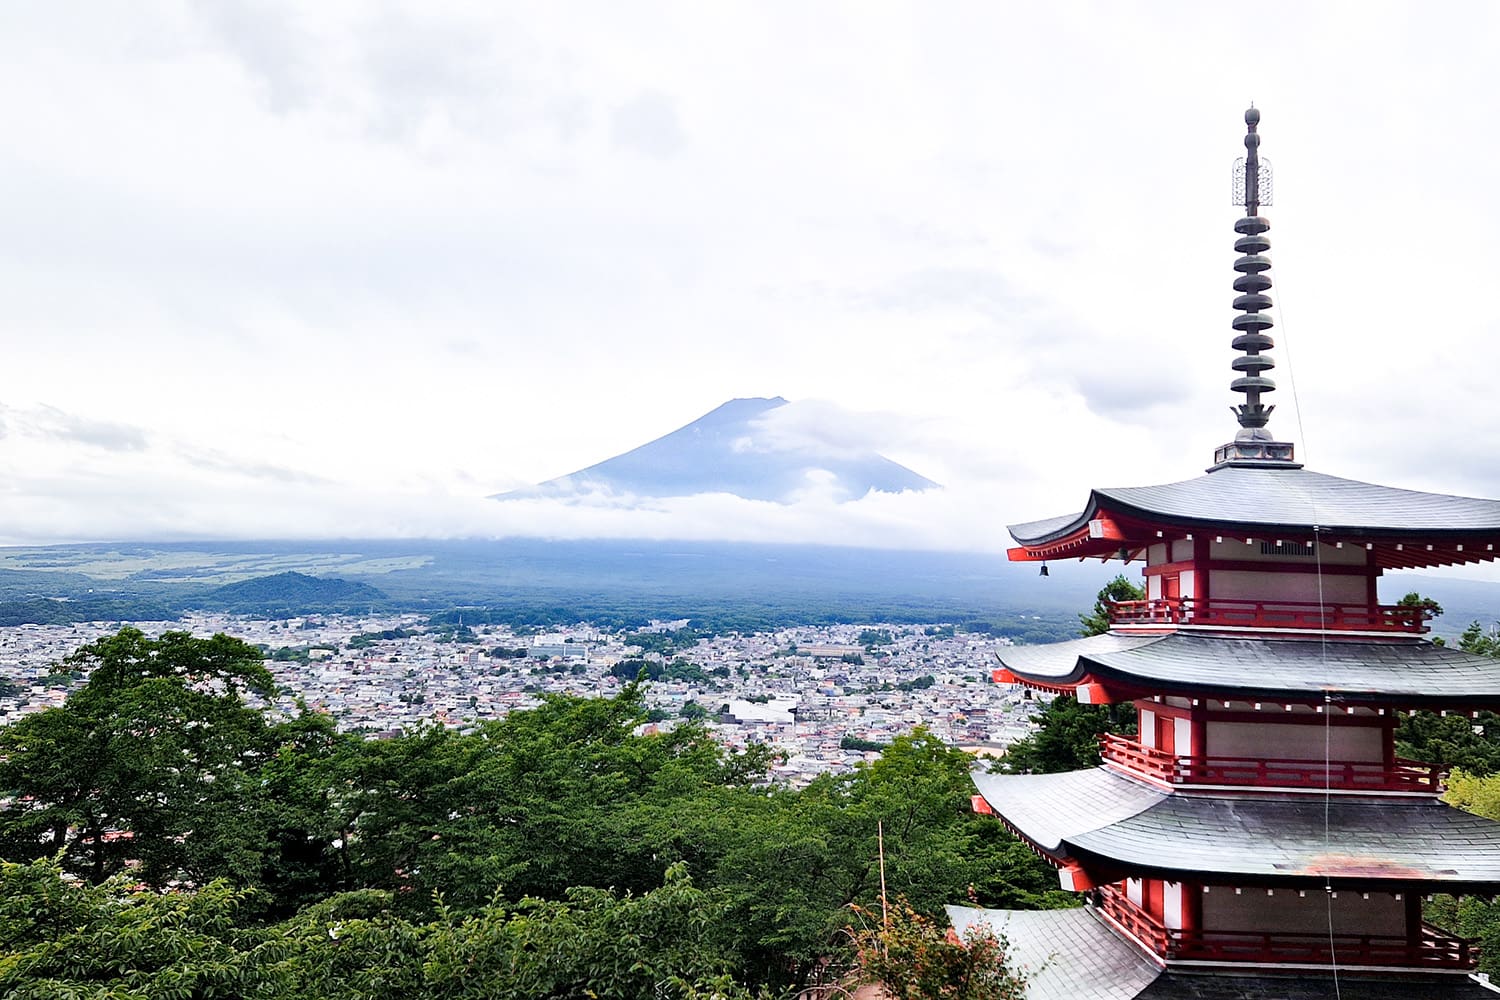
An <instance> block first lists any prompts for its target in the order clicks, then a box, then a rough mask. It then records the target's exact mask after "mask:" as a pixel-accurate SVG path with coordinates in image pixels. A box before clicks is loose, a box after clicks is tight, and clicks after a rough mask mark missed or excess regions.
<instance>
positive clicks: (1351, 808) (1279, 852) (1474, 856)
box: [1068, 779, 1500, 884]
mask: <svg viewBox="0 0 1500 1000" xmlns="http://www.w3.org/2000/svg"><path fill="white" fill-rule="evenodd" d="M1122 780H1125V779H1122ZM1325 816H1326V824H1327V825H1326V830H1327V832H1326V834H1325V832H1324V831H1325ZM1068 844H1069V846H1071V847H1073V848H1076V849H1078V850H1083V851H1088V852H1090V853H1092V854H1095V855H1098V856H1100V857H1104V858H1109V859H1112V860H1114V861H1118V862H1120V863H1122V864H1124V865H1127V866H1129V867H1132V868H1148V869H1155V870H1159V871H1167V870H1170V871H1190V872H1201V873H1207V874H1216V875H1223V876H1229V877H1236V878H1241V877H1243V878H1256V879H1264V878H1270V879H1280V878H1302V879H1307V878H1319V879H1321V878H1332V879H1354V880H1361V879H1378V880H1387V879H1390V880H1396V881H1405V882H1424V883H1430V882H1437V883H1463V884H1477V883H1484V884H1500V823H1497V822H1495V821H1494V820H1488V819H1484V818H1482V817H1480V816H1475V815H1473V814H1472V813H1466V812H1463V811H1461V810H1458V809H1454V808H1453V807H1451V806H1446V805H1443V804H1442V803H1440V802H1435V801H1433V800H1431V799H1395V798H1386V799H1374V800H1371V799H1353V798H1344V797H1339V798H1334V799H1331V800H1329V801H1327V802H1325V801H1323V800H1322V799H1319V798H1317V797H1308V796H1299V797H1291V798H1286V799H1269V798H1255V797H1250V796H1224V797H1218V796H1214V797H1209V796H1199V795H1170V796H1167V797H1166V798H1165V799H1164V800H1163V801H1161V802H1159V803H1157V804H1156V805H1155V806H1153V807H1152V808H1150V809H1146V810H1143V811H1142V812H1140V813H1138V814H1136V815H1135V816H1132V817H1130V818H1128V819H1125V820H1122V821H1120V822H1118V823H1112V824H1110V825H1109V826H1105V827H1101V828H1099V829H1095V830H1092V831H1089V832H1087V833H1082V834H1079V835H1078V836H1075V837H1069V838H1068ZM1165 845H1171V847H1170V851H1169V852H1167V851H1164V849H1163V848H1164V847H1165Z"/></svg>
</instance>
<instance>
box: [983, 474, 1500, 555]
mask: <svg viewBox="0 0 1500 1000" xmlns="http://www.w3.org/2000/svg"><path fill="white" fill-rule="evenodd" d="M1091 522H1092V524H1091ZM1147 528H1152V529H1158V530H1160V529H1163V528H1178V529H1182V530H1184V531H1191V530H1193V529H1200V530H1207V531H1214V530H1217V531H1220V532H1223V533H1226V534H1234V535H1240V534H1249V533H1265V532H1269V533H1272V534H1273V536H1277V537H1282V536H1288V535H1290V536H1293V537H1296V538H1299V539H1301V538H1305V537H1306V538H1310V537H1311V536H1312V533H1313V532H1314V530H1316V531H1317V533H1318V537H1320V538H1322V539H1324V540H1335V539H1337V540H1368V541H1371V542H1378V541H1381V540H1385V541H1396V540H1406V541H1414V542H1416V541H1421V540H1431V541H1432V542H1444V541H1446V542H1449V543H1458V544H1462V543H1464V542H1471V543H1472V542H1477V541H1481V540H1482V541H1485V542H1493V541H1500V500H1487V499H1481V498H1477V497H1460V496H1449V495H1447V494H1443V493H1421V492H1417V491H1415V490H1402V489H1395V488H1393V487H1389V486H1379V485H1376V484H1374V483H1363V482H1359V481H1358V480H1354V479H1340V478H1338V477H1337V476H1328V475H1324V474H1323V473H1321V472H1313V471H1310V470H1308V469H1304V468H1301V467H1298V466H1287V467H1266V466H1253V465H1251V466H1245V465H1226V466H1222V467H1219V468H1215V469H1214V470H1212V471H1211V472H1209V473H1207V474H1206V475H1202V476H1199V477H1197V478H1196V479H1186V480H1183V481H1181V482H1176V483H1165V484H1163V485H1160V486H1130V487H1117V488H1112V489H1095V490H1093V491H1091V492H1090V494H1089V499H1088V503H1087V504H1086V505H1085V507H1084V509H1083V510H1082V511H1080V512H1078V513H1077V514H1067V515H1063V516H1061V517H1050V518H1046V519H1045V520H1040V521H1028V522H1025V523H1022V524H1013V525H1011V526H1010V533H1011V537H1013V538H1014V539H1015V540H1016V542H1017V543H1019V544H1020V546H1021V549H1020V550H1013V555H1012V558H1022V559H1041V558H1062V557H1064V556H1068V555H1076V556H1089V555H1105V554H1109V553H1111V552H1113V551H1115V550H1117V549H1118V548H1119V547H1120V546H1121V543H1127V544H1129V543H1147V542H1150V541H1154V540H1155V531H1147V530H1146V529H1147ZM1463 551H1464V552H1465V553H1466V555H1464V556H1460V557H1459V558H1426V559H1424V558H1420V557H1418V556H1417V554H1416V553H1411V554H1409V555H1408V556H1406V557H1404V558H1403V557H1396V556H1394V555H1387V556H1386V558H1384V559H1382V560H1381V565H1384V566H1390V567H1395V566H1421V565H1441V564H1444V563H1450V562H1467V561H1480V560H1482V559H1492V558H1495V553H1494V552H1493V550H1482V551H1481V552H1477V553H1476V552H1475V551H1474V549H1473V546H1472V545H1470V546H1469V548H1467V549H1466V550H1463Z"/></svg>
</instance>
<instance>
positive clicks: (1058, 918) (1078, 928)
mask: <svg viewBox="0 0 1500 1000" xmlns="http://www.w3.org/2000/svg"><path fill="white" fill-rule="evenodd" d="M947 910H948V920H949V921H950V922H951V923H952V924H953V929H954V930H956V931H958V933H959V934H960V935H962V934H963V933H964V932H965V931H967V930H968V929H969V928H970V927H973V926H975V925H980V926H985V927H988V928H989V929H990V930H991V931H992V932H993V933H995V934H996V935H997V936H1004V938H1005V939H1006V941H1007V943H1008V944H1009V945H1010V949H1009V956H1010V958H1011V959H1012V961H1013V963H1014V965H1015V966H1017V967H1019V968H1021V969H1022V970H1024V971H1025V972H1027V973H1028V975H1029V979H1028V981H1027V984H1026V997H1027V1000H1132V998H1133V997H1136V996H1138V995H1140V992H1141V990H1143V989H1145V988H1146V987H1147V986H1149V985H1150V984H1151V981H1152V980H1153V979H1155V978H1156V977H1157V976H1158V975H1160V974H1161V970H1160V969H1158V968H1157V967H1156V966H1155V965H1153V964H1151V963H1150V962H1148V961H1146V959H1145V958H1144V957H1143V956H1142V955H1141V953H1140V952H1139V951H1137V950H1136V949H1135V948H1134V947H1133V946H1131V945H1129V944H1127V943H1126V942H1125V941H1123V940H1121V939H1120V938H1119V937H1117V936H1116V935H1115V934H1114V933H1113V932H1112V931H1110V929H1109V928H1107V927H1105V926H1104V925H1103V924H1102V923H1100V922H1099V919H1098V918H1097V917H1095V916H1094V914H1093V912H1092V911H1090V910H1087V909H1084V908H1083V907H1079V908H1077V909H1072V910H983V909H977V908H975V907H972V906H949V907H947Z"/></svg>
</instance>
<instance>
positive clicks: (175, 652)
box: [0, 628, 272, 885]
mask: <svg viewBox="0 0 1500 1000" xmlns="http://www.w3.org/2000/svg"><path fill="white" fill-rule="evenodd" d="M65 663H67V664H69V665H72V666H75V667H78V668H80V669H87V670H89V671H90V675H89V680H88V682H87V683H86V684H85V685H84V686H83V687H82V688H80V689H79V690H77V691H75V692H74V693H73V694H72V695H71V696H70V697H69V698H68V700H67V701H66V702H65V703H64V705H63V706H62V707H61V708H53V709H47V710H45V711H42V712H38V713H35V714H32V715H28V716H25V717H24V718H22V719H21V720H20V721H19V722H17V723H15V724H13V725H11V726H8V727H6V728H5V729H3V730H0V800H9V802H10V804H9V805H8V806H5V807H3V808H0V842H3V844H4V848H5V851H6V853H7V856H10V857H20V858H36V857H42V856H46V855H49V854H51V853H53V852H55V851H56V850H57V849H58V848H60V847H66V848H68V852H67V854H66V855H65V859H66V864H68V866H69V867H70V868H73V869H74V870H78V871H81V872H83V873H85V874H87V875H88V877H89V878H91V879H92V880H93V881H95V882H100V881H103V880H104V879H105V878H107V877H108V876H109V875H111V874H113V873H115V872H116V871H119V870H120V869H121V868H122V867H123V866H124V865H125V863H126V861H134V862H137V863H138V864H139V873H138V874H139V876H140V877H141V878H143V879H144V880H146V881H148V882H150V883H151V884H153V885H164V884H166V883H167V882H168V881H170V880H172V879H174V878H178V877H189V878H192V879H194V880H196V881H199V882H206V881H209V880H210V879H211V878H213V877H216V876H217V875H221V874H236V875H241V876H248V875H250V874H251V873H252V872H253V870H254V868H255V867H256V865H257V863H258V860H257V853H256V851H257V847H258V843H257V841H258V838H257V837H256V836H255V834H254V833H253V832H252V831H250V830H247V826H246V824H247V822H249V821H251V820H253V815H252V814H251V813H250V812H249V811H248V810H246V809H244V808H242V805H243V800H244V797H245V796H246V795H247V794H248V792H249V790H250V789H251V788H252V787H253V785H254V782H253V780H252V779H251V778H250V776H249V771H250V770H251V769H253V767H254V765H255V762H256V760H257V759H258V756H259V753H260V751H261V749H262V746H263V738H264V735H265V729H266V726H265V722H264V719H263V717H262V715H261V713H259V712H257V711H255V710H253V709H250V708H248V707H247V706H246V705H245V704H244V703H243V701H242V700H241V698H240V692H241V691H242V690H249V691H254V692H256V693H259V694H268V693H270V691H271V690H272V682H271V677H270V674H269V673H268V672H267V671H266V669H265V667H264V665H263V664H262V662H261V657H260V652H259V650H257V649H256V648H255V647H253V646H249V645H247V644H246V643H243V642H241V641H240V640H238V639H231V638H229V637H228V636H224V635H217V636H214V637H213V638H211V639H198V638H194V637H193V636H191V635H189V634H188V633H186V632H167V633H164V634H163V635H162V636H161V637H160V638H158V639H149V638H147V637H146V636H145V635H144V634H143V633H141V632H140V631H139V630H137V629H132V628H126V629H121V630H120V632H119V633H118V634H116V635H114V636H110V637H107V638H104V639H100V640H98V641H97V642H94V643H90V644H89V645H87V646H84V647H82V648H81V649H79V650H78V651H77V652H75V653H73V654H72V655H71V656H69V657H68V658H67V660H66V661H65Z"/></svg>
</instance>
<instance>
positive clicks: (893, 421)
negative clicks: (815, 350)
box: [735, 399, 913, 458]
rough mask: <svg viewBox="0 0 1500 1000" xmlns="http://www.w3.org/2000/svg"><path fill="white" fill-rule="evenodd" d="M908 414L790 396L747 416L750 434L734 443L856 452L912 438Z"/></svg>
mask: <svg viewBox="0 0 1500 1000" xmlns="http://www.w3.org/2000/svg"><path fill="white" fill-rule="evenodd" d="M912 423H913V419H912V418H911V417H903V416H900V415H898V414H896V413H874V412H864V413H861V412H856V411H853V410H850V409H848V408H847V407H843V406H840V405H839V404H837V403H834V402H832V401H829V400H819V399H807V400H793V401H791V402H789V403H787V404H786V405H784V406H778V407H775V408H774V409H770V410H767V411H766V412H765V413H763V414H761V415H760V416H759V417H757V418H756V419H755V420H754V421H752V422H751V427H752V428H753V431H754V435H753V437H751V438H748V439H745V441H744V444H743V446H741V444H740V442H738V441H737V442H735V447H736V448H740V447H743V449H744V450H755V451H762V452H798V453H805V454H808V455H822V456H826V457H838V458H858V457H863V456H866V455H869V454H870V453H871V452H877V453H879V452H883V451H884V450H886V449H889V448H891V447H893V446H894V447H899V446H900V445H901V444H902V443H903V442H906V441H909V440H911V438H912V436H913V435H912V429H911V424H912Z"/></svg>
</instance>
